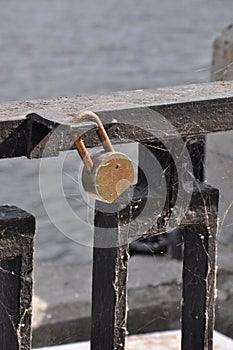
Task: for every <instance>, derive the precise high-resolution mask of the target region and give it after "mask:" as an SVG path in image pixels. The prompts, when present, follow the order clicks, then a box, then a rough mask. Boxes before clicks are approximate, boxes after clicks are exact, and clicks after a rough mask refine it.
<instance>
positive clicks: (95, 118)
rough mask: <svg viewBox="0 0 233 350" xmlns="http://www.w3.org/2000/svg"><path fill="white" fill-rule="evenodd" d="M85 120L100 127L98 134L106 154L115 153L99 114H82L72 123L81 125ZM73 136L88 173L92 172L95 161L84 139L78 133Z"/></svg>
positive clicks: (86, 112) (85, 112)
mask: <svg viewBox="0 0 233 350" xmlns="http://www.w3.org/2000/svg"><path fill="white" fill-rule="evenodd" d="M83 119H89V120H92V121H94V122H95V123H96V124H97V126H98V128H97V133H98V135H99V139H100V141H101V143H102V145H103V148H104V150H105V151H106V152H114V148H113V146H112V144H111V142H110V139H109V137H108V134H107V133H106V131H105V129H104V126H103V124H102V122H101V120H100V118H99V117H98V116H97V114H95V113H94V112H92V111H83V112H80V113H79V114H78V115H77V116H76V117H75V118H74V119H73V121H72V123H79V122H81V121H82V120H83ZM72 136H73V140H74V143H75V146H76V148H77V151H78V153H79V155H80V157H81V159H82V161H83V163H84V164H85V166H86V168H87V169H88V171H89V172H91V169H92V168H93V161H92V159H91V157H90V155H89V153H88V152H87V149H86V146H85V145H84V142H83V140H82V138H81V137H80V136H78V135H77V133H73V134H72Z"/></svg>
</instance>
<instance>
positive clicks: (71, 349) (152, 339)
mask: <svg viewBox="0 0 233 350" xmlns="http://www.w3.org/2000/svg"><path fill="white" fill-rule="evenodd" d="M180 343H181V335H180V331H170V332H157V333H150V334H144V335H134V336H130V337H127V339H126V350H135V349H137V350H143V349H145V350H148V349H151V350H152V349H157V350H177V349H179V348H180ZM89 349H90V343H89V342H83V343H76V344H70V345H65V346H55V347H49V348H43V350H89ZM232 349H233V340H232V339H230V338H227V337H226V336H224V335H222V334H220V333H218V332H216V331H215V332H214V350H232Z"/></svg>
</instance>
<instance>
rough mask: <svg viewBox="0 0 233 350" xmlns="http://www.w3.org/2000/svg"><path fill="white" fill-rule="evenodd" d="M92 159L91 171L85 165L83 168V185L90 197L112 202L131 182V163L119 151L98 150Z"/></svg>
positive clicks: (132, 176)
mask: <svg viewBox="0 0 233 350" xmlns="http://www.w3.org/2000/svg"><path fill="white" fill-rule="evenodd" d="M92 160H93V164H94V166H93V168H92V170H91V172H89V171H88V170H87V168H86V167H85V166H84V168H83V173H82V184H83V187H84V189H85V191H86V192H87V193H88V194H89V195H90V196H91V197H93V198H95V199H97V200H99V201H102V202H107V203H112V202H114V200H116V199H117V198H118V197H119V196H120V195H121V194H122V193H123V192H124V191H125V190H126V189H127V188H128V187H129V186H130V185H131V184H132V182H133V180H134V169H133V165H132V163H131V161H130V160H129V158H128V157H127V156H126V155H124V154H123V153H120V152H104V151H102V152H98V153H96V154H94V155H92Z"/></svg>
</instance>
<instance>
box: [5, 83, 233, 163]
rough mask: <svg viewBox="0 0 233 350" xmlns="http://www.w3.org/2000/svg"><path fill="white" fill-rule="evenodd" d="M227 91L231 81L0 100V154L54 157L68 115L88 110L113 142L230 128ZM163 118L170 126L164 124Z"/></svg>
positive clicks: (66, 142) (90, 137)
mask: <svg viewBox="0 0 233 350" xmlns="http://www.w3.org/2000/svg"><path fill="white" fill-rule="evenodd" d="M232 91H233V82H215V83H206V84H198V85H187V86H180V87H172V88H165V89H157V90H136V91H131V92H126V91H125V92H118V93H114V94H112V95H96V96H83V97H71V98H58V99H52V100H34V101H29V102H15V103H7V104H1V105H0V158H7V157H18V156H26V155H27V156H28V157H30V158H35V157H42V156H45V155H46V156H53V155H57V154H58V153H59V151H64V150H68V149H71V148H72V140H71V138H70V130H71V127H72V119H73V117H74V116H75V115H76V114H77V113H78V112H80V111H81V110H87V109H89V110H90V109H91V110H93V111H95V112H97V113H98V115H99V116H100V117H101V120H102V121H103V123H104V124H107V132H108V134H109V136H110V138H113V139H115V140H116V142H119V141H121V142H122V140H125V141H127V140H132V141H145V140H147V141H148V140H156V139H157V138H158V139H161V138H162V139H164V138H170V137H174V136H175V135H176V133H178V134H180V135H181V136H182V137H187V136H196V135H206V134H208V133H213V132H218V131H227V130H232V129H233V118H232V116H233V92H232ZM161 115H162V116H163V118H164V119H163V118H162V119H161ZM163 120H166V121H168V122H169V123H171V124H172V126H173V127H172V128H168V127H167V126H166V123H165V124H163ZM86 126H87V124H85V123H83V124H80V126H79V129H78V130H79V132H80V133H84V132H85V131H86ZM97 142H98V140H97V136H96V135H95V132H90V133H87V135H86V138H85V143H86V145H87V147H93V146H95V145H96V144H97ZM45 148H46V152H45V153H44V150H45Z"/></svg>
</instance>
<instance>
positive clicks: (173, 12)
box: [0, 0, 233, 102]
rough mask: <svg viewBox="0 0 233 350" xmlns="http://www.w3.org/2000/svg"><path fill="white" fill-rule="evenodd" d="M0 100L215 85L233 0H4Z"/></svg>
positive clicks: (0, 31) (0, 21)
mask: <svg viewBox="0 0 233 350" xmlns="http://www.w3.org/2000/svg"><path fill="white" fill-rule="evenodd" d="M0 4H1V11H0V53H1V54H0V100H1V101H2V102H3V101H8V100H27V99H33V98H50V97H53V96H56V97H57V96H70V95H72V96H73V95H79V94H90V93H99V92H109V91H114V90H131V89H142V88H155V87H161V86H169V85H177V84H188V83H195V82H204V81H208V79H209V75H210V74H209V68H210V62H211V46H212V42H213V39H214V38H215V37H216V35H218V34H219V33H220V31H222V29H223V28H224V27H226V26H227V25H228V24H231V23H232V21H233V3H232V1H231V0H190V1H185V0H177V1H173V0H164V1H159V0H144V1H140V0H125V1H124V2H122V3H120V2H119V1H117V0H108V1H106V0H95V1H91V0H86V1H80V0H67V1H62V0H40V1H39V2H36V1H30V0H22V1H16V0H10V1H9V0H8V1H7V0H1V1H0Z"/></svg>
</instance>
